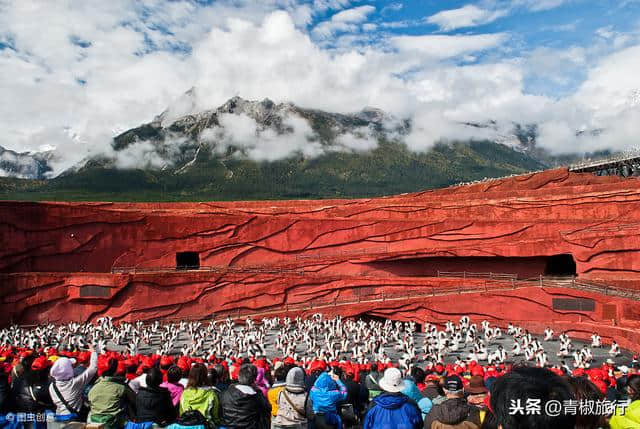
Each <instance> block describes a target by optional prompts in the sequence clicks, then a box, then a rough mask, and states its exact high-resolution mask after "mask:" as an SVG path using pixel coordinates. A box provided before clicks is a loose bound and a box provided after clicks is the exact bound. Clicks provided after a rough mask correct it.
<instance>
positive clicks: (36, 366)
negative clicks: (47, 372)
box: [31, 356, 53, 371]
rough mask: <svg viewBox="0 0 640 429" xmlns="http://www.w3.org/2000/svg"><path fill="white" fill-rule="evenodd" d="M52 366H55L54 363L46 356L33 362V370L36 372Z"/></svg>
mask: <svg viewBox="0 0 640 429" xmlns="http://www.w3.org/2000/svg"><path fill="white" fill-rule="evenodd" d="M51 365H53V362H51V361H50V360H49V359H47V358H46V356H40V357H38V358H36V359H35V360H34V361H33V363H32V364H31V369H32V370H34V371H40V370H43V369H47V368H49V367H51Z"/></svg>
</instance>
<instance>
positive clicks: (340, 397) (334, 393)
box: [309, 372, 347, 413]
mask: <svg viewBox="0 0 640 429" xmlns="http://www.w3.org/2000/svg"><path fill="white" fill-rule="evenodd" d="M309 398H311V402H312V404H313V411H314V412H316V413H318V412H320V413H337V412H338V409H337V407H336V405H337V403H338V402H340V401H344V400H345V399H347V388H346V386H345V385H344V383H343V382H342V381H340V380H338V383H337V384H336V382H335V381H333V379H332V378H331V376H330V375H329V374H328V373H326V372H323V373H322V374H320V376H319V377H318V379H317V380H316V382H315V383H314V385H313V387H312V388H311V392H309Z"/></svg>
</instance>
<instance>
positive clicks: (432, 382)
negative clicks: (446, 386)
mask: <svg viewBox="0 0 640 429" xmlns="http://www.w3.org/2000/svg"><path fill="white" fill-rule="evenodd" d="M424 384H425V387H424V389H423V390H422V396H424V397H426V398H429V399H430V400H431V402H432V403H434V404H436V403H440V402H443V401H444V391H443V390H442V387H441V386H440V377H439V376H438V375H437V374H429V375H427V376H426V377H425V379H424Z"/></svg>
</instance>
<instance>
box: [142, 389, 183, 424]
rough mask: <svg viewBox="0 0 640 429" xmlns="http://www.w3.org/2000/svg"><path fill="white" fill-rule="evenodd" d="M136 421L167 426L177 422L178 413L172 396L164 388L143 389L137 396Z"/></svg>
mask: <svg viewBox="0 0 640 429" xmlns="http://www.w3.org/2000/svg"><path fill="white" fill-rule="evenodd" d="M136 412H137V413H136V421H137V422H138V423H142V422H154V423H157V424H158V425H160V426H166V425H167V424H171V423H173V422H174V421H175V420H176V417H177V411H176V408H175V407H174V406H173V402H171V394H170V393H169V391H168V390H167V389H165V388H164V387H158V388H157V389H152V388H149V387H141V388H140V390H139V391H138V395H137V396H136Z"/></svg>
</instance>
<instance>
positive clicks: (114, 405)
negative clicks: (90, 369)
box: [87, 357, 136, 427]
mask: <svg viewBox="0 0 640 429" xmlns="http://www.w3.org/2000/svg"><path fill="white" fill-rule="evenodd" d="M117 370H118V360H117V359H114V358H112V357H108V358H106V359H102V361H100V359H98V374H100V378H99V379H98V382H97V383H96V384H94V386H93V387H92V388H91V390H90V391H89V404H90V407H89V408H90V412H89V418H88V419H87V422H89V423H102V424H104V425H106V426H108V427H114V426H123V425H124V423H125V421H127V420H129V419H133V418H134V417H135V415H136V413H135V403H136V395H135V393H134V392H133V391H132V390H131V389H130V388H129V387H128V386H127V385H126V384H124V380H123V379H122V378H120V377H116V376H115V375H116V371H117Z"/></svg>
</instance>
